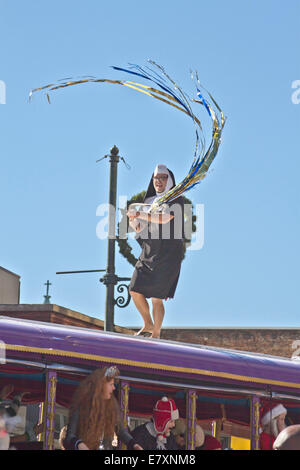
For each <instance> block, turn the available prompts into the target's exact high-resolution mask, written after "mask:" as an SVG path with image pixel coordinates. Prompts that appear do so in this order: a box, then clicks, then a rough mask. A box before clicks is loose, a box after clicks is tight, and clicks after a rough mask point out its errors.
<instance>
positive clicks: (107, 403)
mask: <svg viewBox="0 0 300 470" xmlns="http://www.w3.org/2000/svg"><path fill="white" fill-rule="evenodd" d="M118 375H119V370H118V369H117V368H116V367H115V366H112V367H105V368H103V369H96V370H94V371H93V372H92V373H91V374H90V375H89V376H88V377H86V378H85V379H84V380H83V381H82V382H81V383H80V385H79V387H78V388H77V390H76V391H75V393H74V396H73V399H72V403H71V406H70V415H69V422H68V425H67V430H66V437H65V439H64V440H63V441H62V445H63V447H64V448H65V449H66V450H73V449H78V450H98V449H112V441H113V438H114V433H115V432H116V434H117V436H118V439H119V440H120V441H121V442H123V443H124V444H125V445H126V446H127V449H130V450H132V449H134V450H142V448H141V446H140V445H138V444H137V442H136V441H135V440H134V439H133V437H132V436H131V435H130V434H129V433H128V432H127V430H126V429H125V428H123V427H122V426H121V413H120V407H119V404H118V402H117V400H116V398H115V396H114V390H115V379H116V378H117V377H118Z"/></svg>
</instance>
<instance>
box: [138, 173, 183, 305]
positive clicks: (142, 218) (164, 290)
mask: <svg viewBox="0 0 300 470" xmlns="http://www.w3.org/2000/svg"><path fill="white" fill-rule="evenodd" d="M157 175H160V176H157ZM153 178H156V187H157V184H158V185H159V184H160V181H162V179H164V180H166V178H167V183H166V186H165V188H164V190H163V191H162V192H159V191H158V192H157V189H155V187H154V184H153ZM157 181H158V183H157ZM174 186H175V178H174V175H173V173H172V172H171V171H170V170H169V169H168V168H167V167H166V166H165V165H157V167H156V168H155V171H154V173H153V175H152V177H151V181H150V183H149V186H148V189H147V192H146V195H145V197H144V203H145V204H149V208H147V209H148V210H149V209H150V205H151V204H152V203H153V202H154V201H155V200H156V199H159V198H160V197H161V196H163V195H164V194H165V193H166V192H168V191H169V190H170V189H172V188H173V187H174ZM147 209H146V210H145V209H144V211H143V212H137V213H136V218H135V219H134V223H135V224H136V225H135V229H136V231H137V233H136V236H135V238H136V240H137V242H138V243H139V245H140V246H141V248H142V252H141V254H140V256H139V258H138V261H137V263H136V265H135V270H134V273H133V276H132V278H131V282H130V286H129V290H130V291H133V292H138V293H140V294H142V295H143V296H144V297H145V298H156V299H167V298H173V297H174V294H175V290H176V286H177V283H178V279H179V274H180V267H181V262H182V260H183V254H184V203H183V198H182V197H178V198H177V199H175V200H174V201H172V202H170V203H167V204H164V205H163V206H162V207H161V210H160V212H159V214H160V215H158V214H157V213H155V214H154V215H152V214H151V215H150V214H148V213H147ZM131 225H132V226H133V224H131ZM137 225H138V226H139V229H140V230H139V231H138V230H137Z"/></svg>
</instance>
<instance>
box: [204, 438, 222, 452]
mask: <svg viewBox="0 0 300 470" xmlns="http://www.w3.org/2000/svg"><path fill="white" fill-rule="evenodd" d="M216 449H222V444H221V442H220V441H218V439H216V438H215V437H213V436H210V435H206V436H205V440H204V450H216Z"/></svg>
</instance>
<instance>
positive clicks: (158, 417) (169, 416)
mask: <svg viewBox="0 0 300 470" xmlns="http://www.w3.org/2000/svg"><path fill="white" fill-rule="evenodd" d="M178 418H179V413H178V409H177V406H176V404H175V402H174V400H172V399H169V398H167V397H163V398H162V399H161V400H158V401H157V402H156V404H155V407H154V409H153V423H154V428H155V431H156V432H157V434H164V432H165V429H166V426H167V424H168V422H169V421H175V420H176V419H178Z"/></svg>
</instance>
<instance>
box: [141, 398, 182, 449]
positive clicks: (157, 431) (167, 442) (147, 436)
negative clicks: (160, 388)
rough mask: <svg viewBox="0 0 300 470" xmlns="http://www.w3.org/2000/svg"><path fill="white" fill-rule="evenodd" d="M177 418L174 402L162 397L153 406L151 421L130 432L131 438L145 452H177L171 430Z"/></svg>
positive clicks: (177, 413)
mask: <svg viewBox="0 0 300 470" xmlns="http://www.w3.org/2000/svg"><path fill="white" fill-rule="evenodd" d="M178 418H179V412H178V409H177V406H176V404H175V402H174V400H172V399H169V398H167V397H162V399H161V400H158V401H157V402H156V404H155V406H154V409H153V414H152V420H151V421H148V422H147V423H145V424H142V425H141V426H138V427H137V428H135V429H134V430H133V431H132V436H133V437H134V439H135V440H136V441H137V442H138V443H139V444H140V445H141V447H142V448H143V449H145V450H156V449H158V450H178V449H179V447H178V445H177V443H176V440H175V437H174V436H173V434H172V433H171V430H172V429H173V428H174V427H175V422H176V420H177V419H178Z"/></svg>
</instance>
